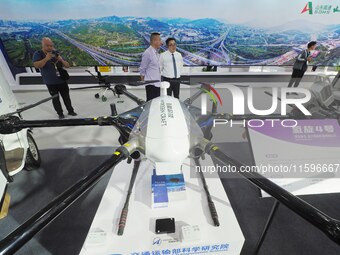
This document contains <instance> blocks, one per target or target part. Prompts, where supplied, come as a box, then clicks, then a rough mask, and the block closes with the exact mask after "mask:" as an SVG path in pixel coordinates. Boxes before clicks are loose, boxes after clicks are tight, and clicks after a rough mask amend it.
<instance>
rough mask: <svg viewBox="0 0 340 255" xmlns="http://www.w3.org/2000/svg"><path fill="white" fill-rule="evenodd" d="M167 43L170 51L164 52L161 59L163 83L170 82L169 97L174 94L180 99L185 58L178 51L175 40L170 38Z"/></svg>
mask: <svg viewBox="0 0 340 255" xmlns="http://www.w3.org/2000/svg"><path fill="white" fill-rule="evenodd" d="M165 42H166V46H167V47H168V50H167V51H165V52H163V53H162V54H161V56H160V58H159V64H160V68H161V73H162V81H168V82H170V87H169V88H168V95H169V96H171V95H172V94H173V96H174V97H176V98H179V87H180V83H181V80H180V78H181V72H182V68H183V58H182V55H181V53H179V52H177V51H176V39H175V38H168V39H167V40H166V41H165Z"/></svg>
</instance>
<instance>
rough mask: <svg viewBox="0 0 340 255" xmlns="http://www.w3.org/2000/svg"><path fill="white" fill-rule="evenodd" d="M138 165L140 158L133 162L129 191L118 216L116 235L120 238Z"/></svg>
mask: <svg viewBox="0 0 340 255" xmlns="http://www.w3.org/2000/svg"><path fill="white" fill-rule="evenodd" d="M140 163H141V160H140V158H138V159H135V160H134V165H133V171H132V175H131V179H130V184H129V189H128V192H127V196H126V200H125V203H124V207H123V209H122V213H121V215H120V219H119V224H118V232H117V235H119V236H122V235H123V234H124V229H125V224H126V220H127V215H128V211H129V201H130V196H131V193H132V189H133V185H134V183H135V180H136V176H137V173H138V169H139V166H140Z"/></svg>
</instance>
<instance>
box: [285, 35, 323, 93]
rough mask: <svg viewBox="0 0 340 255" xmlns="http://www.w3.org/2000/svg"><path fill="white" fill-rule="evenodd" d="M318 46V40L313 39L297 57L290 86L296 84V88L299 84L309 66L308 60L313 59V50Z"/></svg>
mask: <svg viewBox="0 0 340 255" xmlns="http://www.w3.org/2000/svg"><path fill="white" fill-rule="evenodd" d="M315 48H316V42H315V41H311V42H310V43H308V45H307V49H305V50H304V51H303V52H301V53H300V54H299V56H298V57H297V59H296V61H295V63H294V66H293V73H292V78H291V79H290V81H289V84H288V87H292V86H293V84H294V87H295V88H296V87H297V86H299V84H300V81H301V79H302V77H303V75H304V74H305V72H306V70H307V67H308V62H310V61H312V57H311V56H310V55H311V53H310V52H311V51H312V50H314V49H315Z"/></svg>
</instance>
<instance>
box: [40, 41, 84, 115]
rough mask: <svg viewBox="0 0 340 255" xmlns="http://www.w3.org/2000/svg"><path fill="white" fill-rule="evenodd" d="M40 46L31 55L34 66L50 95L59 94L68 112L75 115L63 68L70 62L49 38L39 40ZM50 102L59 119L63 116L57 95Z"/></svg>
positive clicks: (66, 75) (66, 74) (67, 76)
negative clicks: (38, 70)
mask: <svg viewBox="0 0 340 255" xmlns="http://www.w3.org/2000/svg"><path fill="white" fill-rule="evenodd" d="M41 46H42V48H41V50H38V51H36V52H35V53H34V55H33V64H34V67H35V68H38V69H40V72H41V76H42V78H43V81H44V83H45V84H46V86H47V88H48V91H49V93H50V94H51V96H54V95H60V96H61V97H62V98H63V101H64V104H65V106H66V109H67V111H68V114H69V115H71V116H76V115H77V114H76V113H75V112H74V110H73V107H72V103H71V98H70V90H69V87H68V84H67V80H68V79H69V75H68V73H67V71H66V70H65V69H64V67H66V68H68V67H70V64H69V63H68V62H67V61H65V60H64V59H63V58H62V57H61V56H60V54H59V52H58V51H56V50H55V49H54V44H53V42H52V40H51V39H50V38H48V37H44V38H43V39H42V41H41ZM52 103H53V107H54V109H55V110H56V112H57V114H58V116H59V119H64V118H65V116H64V114H63V108H62V106H61V104H60V100H59V96H58V97H55V98H53V100H52Z"/></svg>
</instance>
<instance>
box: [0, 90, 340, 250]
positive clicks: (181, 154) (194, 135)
mask: <svg viewBox="0 0 340 255" xmlns="http://www.w3.org/2000/svg"><path fill="white" fill-rule="evenodd" d="M167 86H168V84H165V83H162V85H161V96H160V97H157V98H155V99H153V100H151V101H149V102H145V101H144V100H142V99H140V98H138V97H136V96H135V95H133V94H132V93H130V92H128V91H127V89H126V86H125V85H123V84H116V85H113V89H114V91H115V93H116V94H117V95H125V96H127V97H128V98H130V99H132V100H133V101H135V102H136V103H137V104H138V106H137V107H136V108H134V109H132V110H129V111H127V112H124V113H121V114H118V113H117V110H116V107H115V105H114V104H111V112H112V114H111V116H109V117H98V118H76V119H62V120H59V119H53V120H24V119H21V118H20V117H18V116H16V114H7V115H6V116H0V133H2V134H10V133H14V132H18V131H19V130H21V129H24V128H43V127H63V126H90V125H92V126H94V125H98V126H113V127H115V128H116V129H117V130H118V132H119V134H120V136H119V142H120V144H121V146H120V147H118V148H117V149H116V150H115V152H114V154H113V155H112V156H111V157H110V158H109V159H107V160H106V161H105V162H103V163H102V164H101V165H100V166H98V167H97V168H96V169H94V170H93V171H92V172H91V173H90V174H89V175H88V176H86V177H85V178H82V179H81V180H79V181H78V182H77V183H75V184H74V185H73V186H71V187H70V188H69V189H67V190H66V191H65V192H63V193H62V194H61V195H59V196H58V197H56V198H55V199H54V200H53V201H52V202H50V203H49V204H48V205H47V206H45V207H44V208H43V209H41V210H40V211H39V212H38V213H36V214H35V215H33V216H32V217H31V218H30V219H29V220H27V221H26V222H25V223H24V224H22V225H21V226H19V227H18V228H17V229H16V230H14V231H13V232H12V233H10V234H9V235H8V236H7V237H6V238H4V239H3V240H1V241H0V254H13V253H14V252H15V251H17V250H18V249H20V248H21V247H22V246H23V245H24V244H25V243H26V242H27V241H29V240H30V239H31V238H32V237H33V236H34V235H35V234H36V233H38V232H39V231H40V230H42V229H43V228H44V227H45V226H46V225H47V224H48V223H50V222H51V221H53V220H54V219H55V218H56V217H58V215H60V214H61V213H62V212H63V211H64V210H65V209H66V208H67V207H68V206H69V205H71V204H72V203H73V202H74V201H75V200H77V199H78V198H79V197H80V196H81V195H82V194H84V193H85V192H86V191H87V190H89V189H90V188H91V187H93V186H94V185H95V184H96V183H97V182H98V180H99V179H100V178H101V177H102V176H103V175H104V174H105V173H106V172H108V171H109V170H110V169H112V168H113V167H115V166H116V165H117V164H119V163H120V162H121V161H123V160H125V159H127V160H128V162H131V161H132V160H134V167H133V171H132V176H131V181H130V185H129V191H128V195H127V198H126V202H125V205H124V208H123V209H122V213H121V218H120V221H119V229H118V235H122V234H123V232H124V227H125V223H126V220H127V215H128V205H129V198H130V194H131V190H132V188H133V185H134V181H135V178H136V175H137V171H138V168H139V165H140V159H141V157H143V156H144V157H146V158H147V159H149V160H151V161H152V162H153V163H154V165H155V168H156V172H157V174H165V173H167V169H174V171H176V169H177V170H178V171H179V169H180V165H181V164H182V163H183V161H184V160H185V159H186V158H188V157H191V158H193V159H194V161H195V163H196V164H197V165H199V164H200V158H201V157H204V156H205V154H208V155H210V156H211V157H212V158H215V159H217V160H219V161H220V162H222V163H223V164H225V165H232V166H236V168H237V169H240V168H241V167H242V166H243V164H242V163H241V162H239V161H237V160H235V159H234V158H232V157H230V156H228V155H227V154H225V153H224V152H223V151H221V150H220V148H219V147H218V146H216V145H215V144H213V143H212V142H211V138H212V132H211V130H212V126H213V120H214V119H216V118H224V119H226V118H231V116H230V115H229V114H219V113H217V108H216V105H215V104H213V107H212V111H211V112H208V113H207V114H206V115H202V114H201V109H200V108H198V107H195V106H193V104H192V103H193V102H194V101H195V100H196V99H198V98H199V97H200V96H201V95H202V94H203V93H205V91H210V90H211V87H210V85H207V84H203V85H202V86H201V90H199V91H197V92H196V93H195V94H194V95H192V96H191V97H190V98H188V99H187V100H185V101H184V102H181V101H180V100H178V99H176V98H174V97H170V96H167V95H166V89H167ZM288 115H289V114H288ZM267 117H268V116H267ZM270 117H273V118H283V117H284V118H287V117H294V116H281V115H271V116H270ZM235 118H238V119H240V120H241V119H242V120H243V119H245V120H249V119H252V118H259V116H256V117H255V115H240V116H233V119H235ZM239 173H240V174H241V175H243V176H244V177H245V178H246V179H247V180H249V181H250V182H251V183H252V184H254V185H256V186H257V187H259V188H260V189H262V190H264V191H265V192H267V193H268V194H270V195H271V196H272V197H274V198H275V199H276V200H277V201H278V202H280V203H282V204H284V205H285V206H287V207H288V208H289V209H291V210H292V211H294V212H295V213H296V214H298V215H300V216H301V217H302V218H304V219H305V220H307V221H308V222H310V223H311V224H313V225H314V226H316V227H317V228H318V229H320V230H321V231H323V232H324V233H325V234H326V235H327V236H328V237H329V238H330V239H331V240H333V241H334V242H336V243H337V244H339V245H340V222H339V221H338V220H335V219H333V218H331V217H329V216H328V215H326V214H325V213H323V212H321V211H320V210H318V209H316V208H315V207H313V206H311V205H309V204H308V203H306V202H305V201H303V200H302V199H300V198H298V197H297V196H294V195H293V194H291V193H290V192H288V191H286V190H285V189H283V188H281V187H280V186H278V185H276V184H275V183H273V182H272V181H270V180H269V179H267V178H265V177H263V176H262V175H260V174H259V173H257V172H241V171H239ZM200 176H201V178H202V182H203V185H204V190H205V192H206V194H207V200H208V205H209V209H210V213H211V217H212V219H213V223H214V225H215V226H216V227H218V226H219V221H218V214H217V211H216V209H215V206H214V202H213V200H212V198H211V197H210V194H209V191H208V187H207V185H206V182H205V180H204V176H203V174H201V175H200Z"/></svg>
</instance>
